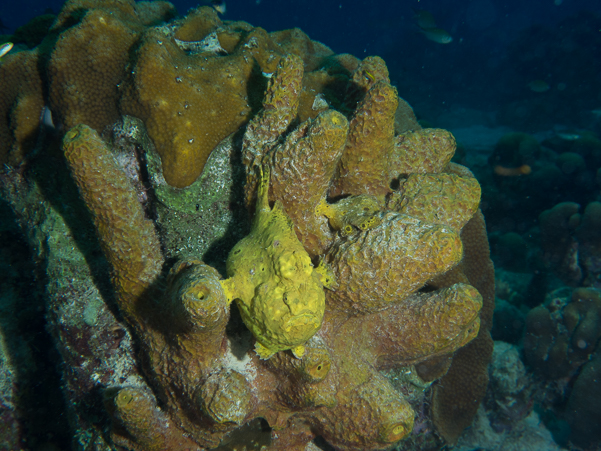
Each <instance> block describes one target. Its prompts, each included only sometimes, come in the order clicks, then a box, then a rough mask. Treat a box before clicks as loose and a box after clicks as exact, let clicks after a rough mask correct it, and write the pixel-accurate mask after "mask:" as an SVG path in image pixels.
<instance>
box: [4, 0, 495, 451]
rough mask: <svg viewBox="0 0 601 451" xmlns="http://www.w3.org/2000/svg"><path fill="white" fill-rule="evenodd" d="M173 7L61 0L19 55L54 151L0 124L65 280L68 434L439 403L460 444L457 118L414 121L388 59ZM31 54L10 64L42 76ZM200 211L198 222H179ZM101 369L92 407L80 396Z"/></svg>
mask: <svg viewBox="0 0 601 451" xmlns="http://www.w3.org/2000/svg"><path fill="white" fill-rule="evenodd" d="M172 14H173V11H172V9H171V7H170V6H169V4H166V3H162V2H159V3H156V4H146V3H139V4H134V3H133V2H129V1H125V0H123V1H119V2H117V1H115V2H112V1H111V2H98V3H97V2H94V1H72V2H67V3H66V4H65V7H64V8H63V10H62V11H61V13H60V14H59V16H58V18H57V20H56V22H55V24H54V25H53V27H52V28H51V34H50V35H49V36H48V37H47V41H46V44H47V47H46V50H45V52H46V54H45V57H46V58H48V60H47V61H48V64H47V65H46V66H41V65H39V66H38V67H37V69H36V70H39V71H47V72H43V73H38V74H37V76H38V77H40V78H41V79H43V80H44V83H46V84H47V87H48V88H49V90H48V96H49V99H50V105H51V108H52V113H53V116H54V117H55V119H57V120H58V121H60V123H61V124H62V125H63V126H66V127H67V128H68V131H66V133H65V134H64V136H60V138H61V140H62V142H61V150H59V149H58V148H57V147H56V146H55V145H56V144H57V140H55V141H54V143H53V144H54V145H48V146H41V147H40V148H39V149H37V150H38V152H35V153H31V154H28V150H27V146H23V144H24V141H23V140H22V139H21V138H20V137H19V136H20V135H18V134H17V133H16V131H15V130H17V129H18V127H15V126H13V125H12V123H8V125H7V124H3V125H2V126H3V127H4V128H2V129H0V131H2V133H4V134H5V135H7V137H8V142H10V143H11V144H10V146H7V147H6V148H3V149H2V154H0V157H1V158H2V160H3V162H10V163H11V164H12V165H14V166H15V167H19V166H20V167H25V168H27V170H25V171H20V172H18V171H11V172H10V173H5V174H4V173H3V174H2V178H1V179H0V180H1V181H2V184H1V186H2V193H3V196H5V197H6V199H7V200H8V201H9V202H10V204H11V205H12V207H13V209H14V210H15V212H20V213H19V214H18V217H19V221H20V224H21V226H22V227H23V229H24V231H25V232H26V235H27V237H28V239H29V242H30V245H31V246H32V248H34V249H38V251H37V253H38V255H39V256H40V257H39V259H40V262H41V264H43V265H44V264H45V265H47V266H48V268H49V269H48V271H49V272H48V274H49V277H52V278H56V280H57V281H58V282H57V283H56V284H50V285H49V286H48V289H47V296H48V299H49V301H48V303H49V306H50V307H51V310H52V311H53V312H55V313H54V316H53V317H51V319H50V328H51V329H52V330H53V336H54V337H55V339H56V341H57V346H58V347H59V349H60V350H61V353H62V354H63V356H64V357H63V358H65V360H66V361H67V362H68V364H69V365H74V366H77V368H78V370H77V374H78V375H79V376H73V375H72V373H70V372H66V373H65V380H66V387H67V389H66V393H67V394H68V399H70V400H71V401H72V402H73V407H72V409H73V411H74V414H73V417H74V418H75V419H76V420H74V422H73V423H74V425H75V428H77V431H78V434H79V435H78V439H77V440H78V441H79V442H80V443H86V445H85V446H87V447H88V449H92V447H94V449H107V448H110V447H115V446H117V447H122V448H125V449H136V450H154V449H157V450H158V449H169V450H185V449H210V448H215V447H218V446H219V445H220V444H221V445H223V446H224V447H228V446H230V447H232V448H234V447H235V446H241V445H245V446H246V445H248V446H251V445H252V446H260V445H261V444H264V445H265V446H269V447H271V449H282V450H283V449H299V450H301V449H305V447H306V446H307V445H308V444H309V442H311V441H312V440H313V439H315V438H316V437H318V436H319V437H321V439H323V440H325V441H326V442H327V443H329V444H330V445H331V446H333V447H335V448H336V449H342V450H346V449H348V450H364V449H387V448H389V447H391V446H393V445H394V444H396V443H397V442H399V441H401V440H403V439H409V440H407V441H406V442H404V443H406V444H407V445H406V446H407V447H411V446H419V445H418V443H419V440H422V439H421V438H419V434H420V432H419V431H420V430H421V429H423V428H424V427H425V428H426V429H429V430H432V425H433V427H434V428H436V430H437V433H438V435H437V436H432V438H431V440H432V441H434V442H437V443H438V444H439V445H442V444H443V443H445V442H446V443H451V444H452V443H454V442H455V440H456V439H457V437H458V436H459V434H460V433H461V431H462V430H463V429H464V428H465V427H467V426H469V424H470V422H471V421H472V418H473V417H474V415H475V414H476V410H477V407H478V404H479V402H480V401H481V400H482V398H483V397H484V393H485V389H486V384H487V381H488V379H487V377H488V375H487V371H486V365H487V363H488V361H489V360H490V356H491V352H492V341H491V340H490V334H489V330H490V325H491V315H492V308H493V296H492V293H494V287H493V275H492V265H491V263H490V259H489V254H488V242H487V240H486V235H485V231H484V221H483V217H482V215H481V213H480V212H479V210H478V206H479V201H480V187H479V185H478V183H477V182H476V181H475V179H474V178H473V176H472V174H471V173H470V172H469V171H468V170H467V169H465V168H463V167H461V166H458V165H455V164H453V163H450V158H451V157H452V155H453V152H454V150H455V140H454V138H453V136H452V135H451V134H450V133H448V132H446V131H444V130H437V129H421V127H420V126H419V125H418V124H417V122H416V121H415V118H414V117H413V115H412V112H411V109H410V107H409V106H408V105H407V104H406V103H405V102H404V101H403V100H402V99H400V98H399V97H398V94H397V91H396V89H395V88H394V87H392V86H391V85H390V83H389V80H388V71H387V69H386V65H385V64H384V62H383V61H382V60H381V59H380V58H377V57H369V58H366V59H365V60H364V61H359V60H357V59H356V58H354V57H351V56H349V55H338V56H336V55H333V53H332V52H331V51H330V50H329V49H328V48H327V47H325V46H324V45H323V44H320V43H317V42H314V41H311V40H310V39H309V38H308V37H307V36H305V35H304V34H303V33H302V32H301V31H300V30H289V31H283V32H276V33H271V34H268V33H266V32H265V31H264V30H262V29H260V28H253V27H252V26H250V25H249V24H246V23H243V22H227V21H225V22H222V21H221V20H220V19H219V18H218V17H217V15H216V13H215V11H214V10H213V9H212V8H209V7H204V8H199V9H197V10H195V11H192V12H191V13H190V14H189V15H188V16H186V17H184V18H179V19H176V20H173V21H171V22H169V23H162V22H161V20H167V19H169V18H170V17H171V15H172ZM89 42H91V43H94V44H90V45H94V46H100V47H102V48H103V52H100V53H99V54H98V55H97V57H96V56H94V52H92V51H91V50H90V48H89V47H87V46H86V45H87V44H86V43H89ZM48 49H49V50H48ZM31 55H33V56H31ZM35 55H36V54H35V53H31V54H29V56H28V55H26V57H27V58H34V62H35ZM74 55H78V56H80V57H79V58H76V56H74ZM19 57H20V58H23V57H22V56H20V54H17V55H15V56H9V58H8V59H7V62H6V63H3V66H2V68H4V67H5V65H7V66H8V65H9V64H15V61H16V58H19ZM72 61H73V63H72ZM28 67H29V66H28ZM96 77H100V80H96ZM32 79H33V80H34V81H35V80H38V78H36V77H33V78H31V77H30V78H24V79H23V81H22V83H21V85H20V86H21V88H20V89H23V90H24V89H26V88H27V89H28V91H27V93H28V94H27V95H29V96H32V98H33V99H35V100H36V101H39V100H41V96H42V94H41V92H39V93H38V96H37V97H36V92H37V91H36V90H35V89H32V88H31V83H30V81H29V80H32ZM15 83H16V82H15ZM28 83H29V84H28ZM116 85H118V87H117V89H113V88H114V87H115V86H116ZM34 87H35V86H34ZM24 92H25V91H24ZM43 104H44V103H43V102H41V103H40V105H43ZM0 107H1V108H3V111H5V112H6V113H7V114H5V116H4V117H13V116H14V115H15V114H16V112H18V111H19V109H20V108H23V107H24V104H23V101H22V99H18V101H16V103H15V101H14V99H12V98H11V99H9V100H8V101H6V102H3V103H1V104H0ZM40 108H41V106H40ZM124 113H127V114H130V115H133V116H136V117H137V119H133V118H131V117H127V116H125V117H124V116H122V115H123V114H124ZM11 115H12V116H11ZM21 123H23V126H24V127H26V126H29V125H28V124H29V122H27V121H18V124H19V125H21ZM44 137H45V136H44V135H41V138H44ZM42 141H43V139H42ZM212 159H213V160H212ZM203 170H204V172H203ZM53 171H54V172H55V173H56V175H54V174H53V176H54V177H55V178H56V180H57V181H53V182H50V181H49V180H48V178H49V177H50V175H51V174H52V172H53ZM76 192H79V196H80V197H79V198H76V197H77V196H76ZM52 196H55V197H54V198H53V197H52ZM225 211H229V212H234V213H231V214H229V213H222V212H225ZM24 212H25V213H24ZM216 212H219V214H217V213H216ZM246 214H248V216H249V220H248V221H247V220H245V219H243V218H245V217H246ZM234 218H238V219H235V220H234ZM50 224H58V225H57V226H56V230H61V231H62V230H68V231H65V232H60V233H56V234H52V233H51V232H48V229H49V228H52V226H51V225H50ZM196 224H202V227H203V232H202V233H203V234H204V235H203V240H204V241H203V244H198V245H191V246H188V245H183V244H182V242H183V241H184V240H186V237H187V241H188V242H190V240H196V237H195V235H196V234H197V233H200V232H199V231H197V228H196ZM207 224H212V226H207ZM250 224H252V226H250V227H249V225H250ZM200 228H201V227H200V225H199V229H200ZM207 229H208V233H206V232H205V231H206V230H207ZM91 230H94V231H95V234H94V233H91ZM224 230H225V231H224ZM249 230H250V233H249V234H248V236H247V237H246V238H244V239H242V240H240V241H237V239H236V240H234V239H232V238H231V237H239V236H240V235H243V234H244V233H243V232H245V231H249ZM236 241H237V242H236ZM176 244H177V245H176ZM190 249H192V251H191V250H190ZM100 251H101V252H100ZM228 252H229V257H227V258H226V255H227V253H228ZM64 255H69V256H70V257H69V258H64V257H63V256H64ZM102 256H103V257H104V259H102ZM71 261H77V262H80V263H78V264H77V265H73V264H72V263H71ZM226 261H227V263H226ZM44 262H46V263H44ZM48 262H49V263H48ZM209 263H210V264H209ZM105 265H108V268H109V271H110V283H108V277H107V271H106V266H105ZM44 267H45V266H44ZM51 270H52V272H50V271H51ZM61 271H62V272H63V273H64V276H61V275H60V274H61ZM225 277H227V278H225ZM86 286H87V287H89V290H88V291H85V287H86ZM94 290H95V291H94ZM84 292H85V293H86V294H85V295H84V294H83V293H84ZM100 298H103V300H100ZM233 301H235V304H236V305H237V308H238V309H239V310H238V309H236V308H235V307H234V309H231V308H230V304H231V303H232V302H233ZM67 305H68V306H69V308H66V306H67ZM77 312H79V313H77ZM78 315H79V316H78ZM74 316H75V317H77V318H78V319H77V320H74V319H73V317H74ZM82 318H83V320H82ZM75 325H77V329H75V328H74V326H75ZM85 337H89V340H86V338H85ZM109 337H113V340H112V341H111V340H109V339H108V338H109ZM115 337H116V338H115ZM132 342H133V343H135V344H136V346H135V347H134V346H133V345H132ZM83 348H85V351H84V350H83ZM107 353H108V354H107ZM74 356H79V357H78V358H76V357H74ZM68 358H69V359H72V360H69V359H68ZM108 361H110V362H111V365H112V366H113V367H114V369H113V370H112V371H113V372H112V373H110V374H109V373H108V372H107V369H106V365H104V364H105V363H106V362H108ZM78 377H79V378H78ZM439 380H440V382H439ZM98 393H101V398H102V399H101V400H98V399H96V400H95V404H94V403H92V404H93V405H94V406H95V409H96V410H95V415H97V416H98V417H103V418H104V420H103V421H99V420H95V419H94V418H97V417H94V416H93V415H89V414H87V413H84V408H83V407H82V405H83V403H82V402H81V400H83V399H86V396H87V397H92V398H93V397H94V396H98V395H97V394H98ZM99 405H102V406H103V407H102V408H99V407H98V406H99ZM107 420H110V421H107ZM260 421H262V422H263V426H262V428H263V429H268V431H269V434H263V435H261V434H258V435H256V437H258V438H257V439H256V442H255V443H253V444H251V443H250V442H249V440H250V439H249V438H248V437H250V436H252V437H255V435H254V434H255V433H256V431H257V430H260V429H261V427H259V426H258V422H260ZM415 424H419V425H420V427H419V428H415V432H414V425H415ZM109 425H110V426H109ZM424 425H429V426H424ZM100 430H101V431H102V432H101V433H99V431H100ZM265 435H267V438H265ZM91 437H92V438H91ZM253 440H254V439H253ZM101 442H102V443H104V445H105V446H106V447H107V448H103V447H102V446H101V445H100V443H101ZM412 444H413V445H412ZM82 446H83V445H82ZM399 446H404V445H402V444H401V445H399ZM407 449H409V448H407Z"/></svg>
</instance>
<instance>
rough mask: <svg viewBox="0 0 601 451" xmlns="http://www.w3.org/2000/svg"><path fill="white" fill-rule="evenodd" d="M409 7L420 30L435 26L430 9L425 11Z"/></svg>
mask: <svg viewBox="0 0 601 451" xmlns="http://www.w3.org/2000/svg"><path fill="white" fill-rule="evenodd" d="M411 9H413V12H414V13H415V14H414V16H413V20H414V21H415V23H416V24H417V26H418V27H420V28H421V29H422V30H423V29H428V28H436V20H435V19H434V16H433V15H432V13H431V12H430V11H426V10H425V9H414V8H411Z"/></svg>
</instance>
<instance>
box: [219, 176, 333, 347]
mask: <svg viewBox="0 0 601 451" xmlns="http://www.w3.org/2000/svg"><path fill="white" fill-rule="evenodd" d="M269 177H270V174H269V171H268V170H267V169H266V170H264V171H262V172H261V181H260V184H259V187H258V193H257V207H256V213H255V217H254V220H253V224H252V228H251V232H250V234H249V235H248V236H246V237H245V238H244V239H242V240H240V242H238V243H237V244H236V245H235V246H234V248H233V249H232V250H231V252H230V254H229V256H228V259H227V274H228V277H229V279H227V280H225V281H223V282H222V283H221V284H222V286H223V289H224V292H225V295H226V296H227V299H228V302H232V301H234V300H235V301H236V303H237V304H238V308H239V310H240V314H241V316H242V320H243V321H244V323H245V324H246V326H247V327H248V328H249V329H250V331H251V332H252V334H253V335H254V337H255V338H256V340H257V342H256V345H255V350H256V352H257V354H258V355H259V357H260V358H262V359H268V358H270V357H271V356H272V355H274V354H275V353H276V352H278V351H284V350H288V349H290V350H292V353H293V354H294V355H295V356H296V357H299V358H300V357H302V355H303V354H304V351H305V348H304V346H303V344H304V343H305V342H306V341H307V340H309V339H310V338H311V337H312V336H313V335H314V334H315V333H316V332H317V331H318V330H319V328H320V327H321V324H322V321H323V315H324V311H325V293H324V288H323V284H322V281H321V278H322V275H321V273H320V271H319V270H318V269H317V268H314V267H313V265H312V263H311V258H310V257H309V254H308V253H307V251H305V249H304V248H303V245H302V244H301V242H300V241H299V240H298V238H297V236H296V233H295V232H294V224H293V223H292V221H291V219H290V218H289V217H288V215H287V214H286V212H285V211H284V208H283V206H282V205H281V203H279V202H276V203H275V205H274V206H273V208H271V207H270V206H269V199H268V192H269Z"/></svg>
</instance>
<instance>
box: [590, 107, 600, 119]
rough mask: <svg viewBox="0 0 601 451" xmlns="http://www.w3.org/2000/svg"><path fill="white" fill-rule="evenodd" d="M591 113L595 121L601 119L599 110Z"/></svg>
mask: <svg viewBox="0 0 601 451" xmlns="http://www.w3.org/2000/svg"><path fill="white" fill-rule="evenodd" d="M591 113H592V115H593V116H595V117H596V118H597V119H601V108H597V109H596V110H591Z"/></svg>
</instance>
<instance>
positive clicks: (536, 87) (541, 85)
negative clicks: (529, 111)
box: [528, 80, 551, 92]
mask: <svg viewBox="0 0 601 451" xmlns="http://www.w3.org/2000/svg"><path fill="white" fill-rule="evenodd" d="M528 87H529V88H530V90H531V91H534V92H547V91H548V90H549V89H551V86H549V83H547V82H546V81H545V80H532V81H531V82H530V83H528Z"/></svg>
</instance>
